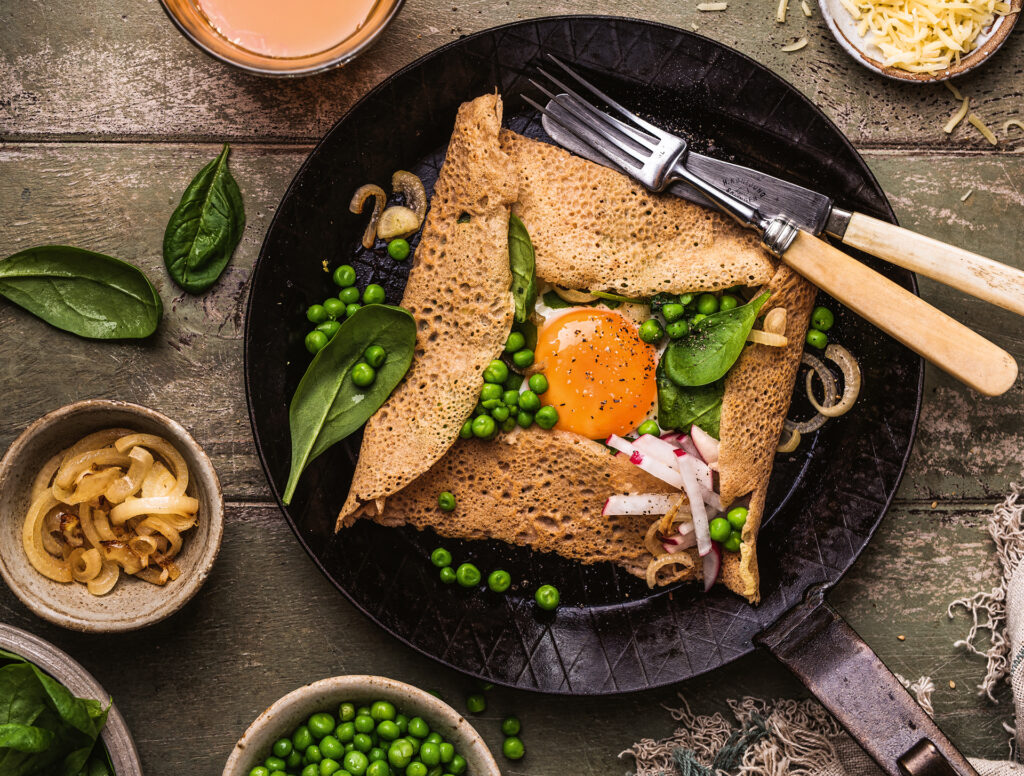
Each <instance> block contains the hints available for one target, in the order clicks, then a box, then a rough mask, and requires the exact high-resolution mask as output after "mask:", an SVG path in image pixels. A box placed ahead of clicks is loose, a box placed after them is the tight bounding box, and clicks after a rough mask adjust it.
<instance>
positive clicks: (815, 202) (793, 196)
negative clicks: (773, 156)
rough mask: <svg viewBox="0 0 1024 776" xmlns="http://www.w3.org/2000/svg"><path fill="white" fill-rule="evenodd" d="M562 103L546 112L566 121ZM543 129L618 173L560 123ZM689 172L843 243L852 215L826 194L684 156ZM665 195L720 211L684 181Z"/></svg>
mask: <svg viewBox="0 0 1024 776" xmlns="http://www.w3.org/2000/svg"><path fill="white" fill-rule="evenodd" d="M560 99H571V98H569V96H568V95H564V94H560V95H558V96H557V97H556V98H555V99H553V100H549V101H548V104H547V105H546V106H545V107H546V108H547V110H548V111H550V112H551V113H552V114H554V115H555V116H559V115H568V114H567V112H566V111H565V109H564V108H563V107H562V106H561V104H560V103H559V100H560ZM541 123H542V125H543V127H544V131H545V132H547V133H548V135H549V136H550V137H551V139H552V140H554V141H555V142H556V143H557V144H558V145H560V146H561V147H562V148H565V149H566V150H568V151H572V152H573V153H574V154H576V155H577V156H582V157H583V158H584V159H588V160H589V161H591V162H594V163H596V164H600V165H602V166H604V167H610V168H611V169H613V170H617V169H618V165H617V164H615V163H614V160H609V159H606V158H605V157H604V156H602V155H601V154H600V152H598V151H596V150H595V149H594V148H592V147H591V146H589V145H587V144H586V143H584V142H583V141H582V140H580V139H579V138H577V137H575V136H574V135H572V134H571V133H570V132H568V131H567V130H565V129H564V128H563V127H562V126H560V125H559V124H558V122H557V121H553V120H552V119H550V118H549V117H548V116H543V117H542V118H541ZM616 123H619V122H616ZM686 166H687V167H689V168H690V169H691V170H692V171H693V172H694V173H695V174H696V175H698V176H700V177H702V178H704V179H705V180H706V181H708V182H709V183H712V184H714V185H715V186H717V187H718V188H720V189H722V190H723V191H725V192H727V193H729V194H731V195H733V196H734V197H737V198H738V199H740V200H743V201H744V202H747V203H748V204H750V205H752V206H754V207H756V208H757V210H758V211H759V212H760V213H761V214H762V215H764V216H766V217H768V218H772V217H774V216H779V215H785V216H787V217H789V218H791V219H792V220H793V221H795V222H796V224H797V226H798V227H800V228H801V229H804V230H805V231H808V232H810V233H811V234H814V235H820V234H822V233H827V234H831V235H832V236H834V237H838V238H840V239H841V238H842V237H843V233H844V232H845V231H846V224H847V223H848V222H849V215H850V214H849V213H847V212H846V211H844V210H841V209H840V208H837V207H835V206H834V203H833V201H832V199H831V198H830V197H827V196H825V195H824V194H820V193H818V192H816V191H812V190H811V189H808V188H804V187H803V186H799V185H797V184H795V183H790V182H789V181H785V180H782V179H781V178H776V177H775V176H774V175H769V174H767V173H764V172H760V171H759V170H754V169H751V168H750V167H744V166H743V165H739V164H733V163H731V162H724V161H722V160H721V159H714V158H712V157H710V156H705V155H703V154H698V153H695V152H693V151H690V152H689V153H688V154H687V155H686ZM666 191H668V192H670V193H672V194H675V195H676V196H677V197H682V198H683V199H686V200H689V201H690V202H694V203H696V204H698V205H701V206H703V207H707V208H711V209H712V210H717V209H718V206H717V205H716V204H715V203H714V202H712V201H711V200H710V199H708V198H707V197H706V196H704V195H703V194H701V193H700V192H699V191H697V189H694V188H692V187H691V186H689V185H688V184H686V183H684V182H682V181H680V182H677V183H673V184H672V185H670V186H669V187H668V188H667V189H666ZM833 230H835V231H833Z"/></svg>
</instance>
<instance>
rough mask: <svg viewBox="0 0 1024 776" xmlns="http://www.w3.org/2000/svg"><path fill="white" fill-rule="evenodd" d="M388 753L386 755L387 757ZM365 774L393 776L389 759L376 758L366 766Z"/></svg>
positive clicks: (366, 775) (368, 775)
mask: <svg viewBox="0 0 1024 776" xmlns="http://www.w3.org/2000/svg"><path fill="white" fill-rule="evenodd" d="M386 757H387V755H385V758H386ZM365 776H391V768H390V767H389V766H388V761H387V759H383V760H374V761H372V762H371V763H370V764H369V765H368V766H367V767H366V774H365Z"/></svg>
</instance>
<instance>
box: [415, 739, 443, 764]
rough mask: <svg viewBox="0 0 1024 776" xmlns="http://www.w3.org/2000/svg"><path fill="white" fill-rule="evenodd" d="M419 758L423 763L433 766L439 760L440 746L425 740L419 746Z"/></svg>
mask: <svg viewBox="0 0 1024 776" xmlns="http://www.w3.org/2000/svg"><path fill="white" fill-rule="evenodd" d="M420 759H421V760H422V761H423V764H424V765H429V766H430V767H431V768H433V767H434V766H435V765H437V764H439V763H440V762H441V747H440V745H439V744H435V743H434V742H432V741H425V742H424V743H423V746H421V747H420Z"/></svg>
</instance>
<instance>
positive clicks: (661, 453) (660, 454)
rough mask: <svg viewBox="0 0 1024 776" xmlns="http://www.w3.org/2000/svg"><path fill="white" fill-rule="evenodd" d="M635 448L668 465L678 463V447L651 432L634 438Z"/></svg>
mask: <svg viewBox="0 0 1024 776" xmlns="http://www.w3.org/2000/svg"><path fill="white" fill-rule="evenodd" d="M633 448H634V449H635V450H639V451H640V452H641V453H643V454H644V455H649V456H651V457H652V458H656V459H657V460H659V461H661V463H663V464H665V465H666V466H675V465H676V456H675V454H676V448H675V447H674V446H673V445H670V444H669V443H668V442H665V441H663V440H661V439H659V438H658V437H656V436H652V435H651V434H642V435H641V436H640V437H639V438H638V439H635V440H633Z"/></svg>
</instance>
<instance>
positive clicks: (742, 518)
mask: <svg viewBox="0 0 1024 776" xmlns="http://www.w3.org/2000/svg"><path fill="white" fill-rule="evenodd" d="M749 514H750V512H749V510H748V509H747V508H746V507H733V508H732V509H730V510H729V512H728V514H727V515H726V516H725V519H726V520H728V521H729V525H731V526H732V527H733V528H735V529H736V530H737V531H738V530H740V529H741V528H742V527H743V526H744V525H746V523H747V516H748V515H749Z"/></svg>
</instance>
